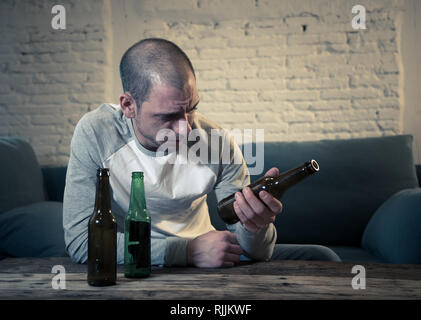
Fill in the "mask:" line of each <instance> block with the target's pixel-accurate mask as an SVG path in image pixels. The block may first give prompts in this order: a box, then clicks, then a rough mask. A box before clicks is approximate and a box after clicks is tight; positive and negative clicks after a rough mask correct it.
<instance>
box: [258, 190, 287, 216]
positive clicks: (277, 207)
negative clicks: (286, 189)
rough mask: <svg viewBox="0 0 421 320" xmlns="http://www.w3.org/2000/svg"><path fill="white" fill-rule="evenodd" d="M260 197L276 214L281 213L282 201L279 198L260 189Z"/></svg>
mask: <svg viewBox="0 0 421 320" xmlns="http://www.w3.org/2000/svg"><path fill="white" fill-rule="evenodd" d="M259 197H260V199H262V200H263V202H264V203H265V204H266V206H267V207H268V208H269V209H270V210H271V211H272V212H273V213H275V214H278V213H281V211H282V203H281V201H279V200H278V199H276V198H274V197H272V195H271V194H270V193H269V192H266V191H260V192H259Z"/></svg>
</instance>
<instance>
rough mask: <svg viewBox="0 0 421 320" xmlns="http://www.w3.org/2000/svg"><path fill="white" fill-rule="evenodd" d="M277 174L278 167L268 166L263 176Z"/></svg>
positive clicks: (274, 175)
mask: <svg viewBox="0 0 421 320" xmlns="http://www.w3.org/2000/svg"><path fill="white" fill-rule="evenodd" d="M276 176H279V169H278V168H275V167H273V168H270V169H269V170H268V171H267V172H266V173H265V177H276Z"/></svg>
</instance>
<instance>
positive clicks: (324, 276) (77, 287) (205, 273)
mask: <svg viewBox="0 0 421 320" xmlns="http://www.w3.org/2000/svg"><path fill="white" fill-rule="evenodd" d="M55 265H61V266H63V267H64V268H65V270H66V289H53V287H52V280H53V277H54V276H56V274H55V273H52V268H53V266H55ZM353 266H354V264H350V263H337V262H318V261H271V262H256V263H242V264H241V265H239V266H236V267H233V268H223V269H199V268H165V267H162V268H160V267H153V268H152V274H151V276H150V277H148V278H145V279H127V278H125V277H124V274H123V271H124V270H123V266H118V273H117V284H116V285H115V286H110V287H92V286H89V285H88V283H87V281H86V276H87V274H86V269H87V268H86V265H81V264H75V263H73V262H72V261H71V260H70V259H69V258H7V259H4V260H2V261H0V299H83V300H86V299H160V300H173V299H180V300H184V299H187V300H188V299H199V300H200V299H206V300H209V299H210V300H213V299H215V300H227V299H236V300H237V299H240V300H242V299H247V300H249V299H250V300H279V299H305V300H306V299H376V300H377V299H421V266H420V265H393V264H365V265H363V266H364V267H365V270H366V289H360V290H354V289H353V288H352V285H351V281H352V279H353V277H354V276H355V274H353V273H351V270H352V267H353Z"/></svg>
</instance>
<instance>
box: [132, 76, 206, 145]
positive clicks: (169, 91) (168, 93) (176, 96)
mask: <svg viewBox="0 0 421 320" xmlns="http://www.w3.org/2000/svg"><path fill="white" fill-rule="evenodd" d="M198 103H199V95H198V92H197V88H196V81H195V79H194V77H193V75H190V76H189V78H188V81H187V82H186V83H185V84H184V89H183V90H179V89H177V88H174V87H170V86H166V85H154V86H153V87H152V89H151V92H150V94H149V99H148V101H145V102H143V104H142V106H141V108H140V109H139V108H136V114H135V116H134V118H133V119H132V123H133V128H134V130H135V133H136V136H137V138H138V139H139V142H140V143H141V144H142V145H143V146H144V147H145V148H147V149H149V150H153V151H156V150H157V149H158V147H159V146H160V145H161V144H163V143H164V142H165V141H157V138H156V136H157V133H158V132H159V131H160V130H162V129H167V130H168V129H169V130H172V131H173V132H174V133H175V136H176V139H177V140H178V139H181V137H184V136H187V135H188V134H189V133H190V131H191V130H192V128H191V126H192V123H193V119H194V114H195V110H196V107H197V104H198Z"/></svg>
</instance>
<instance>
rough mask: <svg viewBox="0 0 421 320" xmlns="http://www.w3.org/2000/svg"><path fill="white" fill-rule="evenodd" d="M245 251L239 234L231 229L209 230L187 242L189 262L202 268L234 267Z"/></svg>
mask: <svg viewBox="0 0 421 320" xmlns="http://www.w3.org/2000/svg"><path fill="white" fill-rule="evenodd" d="M242 253H243V250H242V249H241V247H240V245H239V244H238V241H237V236H236V235H235V234H234V233H231V232H229V231H209V232H208V233H205V234H203V235H201V236H198V237H197V238H195V239H193V240H190V241H189V242H188V243H187V264H188V265H194V266H196V267H201V268H219V267H232V266H234V265H235V264H237V263H239V262H240V255H241V254H242Z"/></svg>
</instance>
